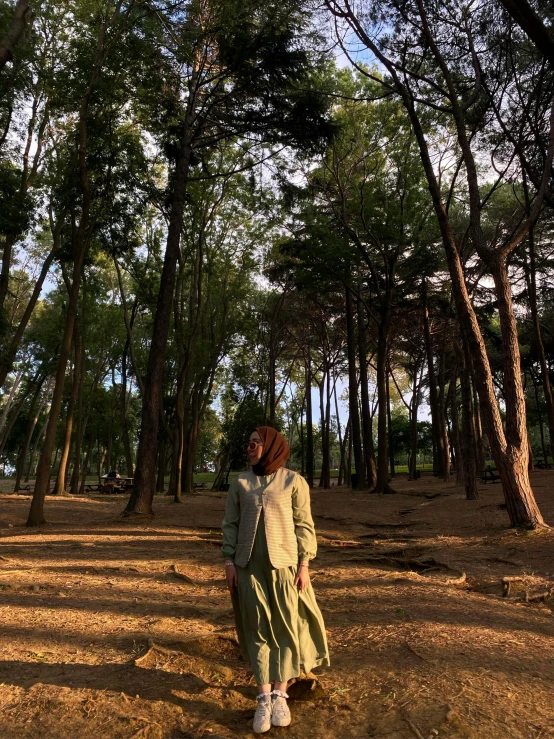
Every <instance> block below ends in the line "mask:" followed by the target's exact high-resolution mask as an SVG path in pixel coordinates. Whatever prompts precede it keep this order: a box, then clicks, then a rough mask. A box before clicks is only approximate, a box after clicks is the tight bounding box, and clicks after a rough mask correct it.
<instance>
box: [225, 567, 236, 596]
mask: <svg viewBox="0 0 554 739" xmlns="http://www.w3.org/2000/svg"><path fill="white" fill-rule="evenodd" d="M225 578H226V580H227V589H228V590H229V592H230V593H232V592H233V590H235V589H236V588H237V587H238V584H239V578H238V575H237V568H236V567H235V566H234V565H232V566H231V565H225Z"/></svg>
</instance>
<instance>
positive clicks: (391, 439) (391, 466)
mask: <svg viewBox="0 0 554 739" xmlns="http://www.w3.org/2000/svg"><path fill="white" fill-rule="evenodd" d="M386 376H387V428H388V432H389V433H388V442H389V449H388V452H389V469H390V476H391V477H396V467H395V460H394V431H393V430H392V411H391V404H390V367H389V363H388V361H387V368H386Z"/></svg>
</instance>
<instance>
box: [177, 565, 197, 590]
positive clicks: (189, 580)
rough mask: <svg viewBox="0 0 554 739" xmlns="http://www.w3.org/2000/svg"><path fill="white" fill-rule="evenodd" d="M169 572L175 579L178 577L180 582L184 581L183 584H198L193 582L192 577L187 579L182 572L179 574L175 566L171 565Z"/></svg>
mask: <svg viewBox="0 0 554 739" xmlns="http://www.w3.org/2000/svg"><path fill="white" fill-rule="evenodd" d="M171 572H172V573H173V574H174V575H175V577H178V578H179V579H180V580H184V581H185V582H188V584H189V585H197V584H198V583H197V582H195V581H194V580H193V579H192V577H189V576H188V575H185V573H184V572H181V571H180V570H179V568H178V567H177V565H175V564H173V565H171Z"/></svg>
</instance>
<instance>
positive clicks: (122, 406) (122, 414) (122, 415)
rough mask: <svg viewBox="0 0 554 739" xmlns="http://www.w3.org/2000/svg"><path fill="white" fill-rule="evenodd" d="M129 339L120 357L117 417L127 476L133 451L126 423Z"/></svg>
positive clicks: (131, 462)
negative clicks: (119, 392) (119, 424)
mask: <svg viewBox="0 0 554 739" xmlns="http://www.w3.org/2000/svg"><path fill="white" fill-rule="evenodd" d="M128 347H129V339H127V341H126V342H125V348H124V349H123V356H122V359H121V394H120V397H119V419H120V423H121V435H122V437H123V449H124V451H125V466H126V468H127V477H133V476H134V475H133V472H134V470H133V452H132V450H131V440H130V438H129V424H128V423H127V351H128Z"/></svg>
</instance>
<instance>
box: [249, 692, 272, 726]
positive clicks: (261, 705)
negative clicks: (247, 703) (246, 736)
mask: <svg viewBox="0 0 554 739" xmlns="http://www.w3.org/2000/svg"><path fill="white" fill-rule="evenodd" d="M256 700H257V701H258V707H257V708H256V713H255V714H254V722H253V724H252V729H253V730H254V732H255V733H256V734H263V733H265V732H266V731H269V730H270V729H271V711H272V709H273V701H272V700H271V693H260V695H259V696H258V697H257V698H256Z"/></svg>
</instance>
